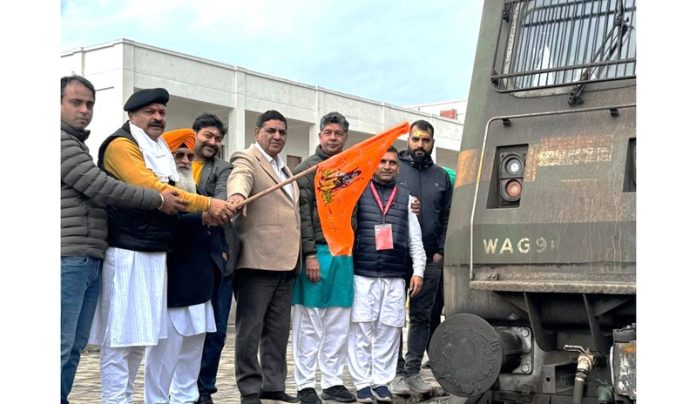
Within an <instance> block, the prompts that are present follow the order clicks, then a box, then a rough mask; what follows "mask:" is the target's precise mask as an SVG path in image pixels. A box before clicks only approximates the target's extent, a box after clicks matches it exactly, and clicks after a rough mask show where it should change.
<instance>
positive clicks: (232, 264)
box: [196, 158, 242, 276]
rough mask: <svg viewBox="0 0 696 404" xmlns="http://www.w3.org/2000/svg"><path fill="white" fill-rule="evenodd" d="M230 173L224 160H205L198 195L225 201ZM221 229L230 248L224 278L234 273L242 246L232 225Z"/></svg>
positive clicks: (228, 224) (229, 166) (228, 164)
mask: <svg viewBox="0 0 696 404" xmlns="http://www.w3.org/2000/svg"><path fill="white" fill-rule="evenodd" d="M231 171H232V165H231V164H230V163H228V162H226V161H225V160H222V159H219V158H212V159H210V160H206V162H205V164H204V165H203V170H202V171H201V176H200V178H199V179H198V185H197V186H196V188H197V190H198V193H199V194H201V195H205V196H212V197H213V198H218V199H222V200H226V199H227V177H229V176H230V172H231ZM222 228H223V229H224V230H225V239H226V240H227V244H228V245H229V247H230V248H229V251H228V257H227V266H226V267H225V271H224V273H223V275H224V276H227V275H230V274H232V273H233V272H234V269H235V268H236V266H237V260H238V258H239V253H240V251H241V248H242V246H241V244H240V242H239V234H238V233H237V229H236V228H235V227H234V224H232V223H225V225H223V226H222Z"/></svg>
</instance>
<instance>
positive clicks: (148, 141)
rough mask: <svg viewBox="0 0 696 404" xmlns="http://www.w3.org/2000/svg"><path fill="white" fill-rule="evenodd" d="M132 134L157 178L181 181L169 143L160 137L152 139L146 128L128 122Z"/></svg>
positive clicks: (167, 180) (146, 162)
mask: <svg viewBox="0 0 696 404" xmlns="http://www.w3.org/2000/svg"><path fill="white" fill-rule="evenodd" d="M128 125H129V126H130V132H131V135H133V137H134V138H135V140H136V141H137V142H138V147H140V151H141V152H142V153H143V160H145V167H147V168H149V169H150V170H152V171H153V172H154V173H155V175H156V176H157V178H159V180H160V181H162V182H164V183H168V182H169V180H172V181H174V182H179V174H178V173H177V172H176V163H175V162H174V157H172V151H171V150H169V146H167V143H166V142H165V141H164V140H162V138H161V137H158V138H157V140H156V141H155V140H152V138H151V137H150V136H148V135H147V134H146V133H145V131H144V130H142V129H140V128H139V127H137V126H135V125H133V124H132V123H130V122H128Z"/></svg>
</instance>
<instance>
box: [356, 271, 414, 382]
mask: <svg viewBox="0 0 696 404" xmlns="http://www.w3.org/2000/svg"><path fill="white" fill-rule="evenodd" d="M353 282H354V290H355V297H354V300H353V309H352V311H351V321H350V331H349V334H348V370H349V371H350V375H351V377H352V378H353V382H354V383H355V387H356V388H357V389H358V390H360V389H362V388H364V387H368V386H372V387H376V386H383V385H387V384H389V382H391V381H392V380H393V379H394V377H395V376H396V362H397V359H398V352H399V336H400V333H401V328H402V327H403V326H404V323H405V320H406V309H405V307H404V302H405V286H406V285H405V281H404V279H402V278H368V277H364V276H360V275H355V277H354V280H353Z"/></svg>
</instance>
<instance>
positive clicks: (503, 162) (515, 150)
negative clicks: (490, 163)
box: [498, 146, 526, 207]
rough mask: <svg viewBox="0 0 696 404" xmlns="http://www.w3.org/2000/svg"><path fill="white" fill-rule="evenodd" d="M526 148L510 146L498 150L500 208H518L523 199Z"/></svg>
mask: <svg viewBox="0 0 696 404" xmlns="http://www.w3.org/2000/svg"><path fill="white" fill-rule="evenodd" d="M525 151H526V148H522V147H520V146H510V147H504V148H499V149H498V195H499V199H498V200H499V205H498V206H499V207H517V206H519V204H520V199H521V198H522V191H523V189H524V187H523V185H522V184H523V182H524V181H523V179H524V158H525V154H526V153H525Z"/></svg>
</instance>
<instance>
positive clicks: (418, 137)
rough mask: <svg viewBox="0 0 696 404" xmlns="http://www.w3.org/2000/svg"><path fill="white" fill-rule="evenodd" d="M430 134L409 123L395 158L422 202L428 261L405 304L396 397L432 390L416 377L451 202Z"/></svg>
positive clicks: (402, 183) (422, 125)
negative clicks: (403, 146) (402, 146)
mask: <svg viewBox="0 0 696 404" xmlns="http://www.w3.org/2000/svg"><path fill="white" fill-rule="evenodd" d="M434 134H435V129H434V128H433V126H432V125H431V124H430V123H429V122H427V121H423V120H420V121H416V122H414V123H412V124H411V130H410V132H409V135H408V150H406V151H402V152H401V153H399V159H400V160H401V169H400V170H399V175H398V176H397V179H396V182H397V184H398V185H399V187H402V188H404V189H407V190H408V191H409V193H410V194H411V195H413V196H414V197H415V198H417V199H418V200H419V201H420V203H421V208H420V213H419V215H418V216H419V217H418V219H419V222H420V226H421V230H422V233H423V247H424V248H425V254H426V256H427V263H426V266H425V274H424V277H423V291H422V292H421V293H420V294H419V295H418V296H416V297H413V298H411V302H410V304H409V317H408V319H409V326H408V352H407V353H406V361H405V363H404V362H403V360H402V359H401V358H399V359H400V360H399V366H398V369H397V377H396V378H395V379H394V381H393V382H392V386H391V387H392V392H394V393H395V394H399V395H407V394H410V392H411V391H414V392H417V393H421V394H425V393H429V392H430V391H431V390H432V387H431V386H430V385H428V384H427V383H425V382H424V381H423V379H422V378H421V377H420V368H421V361H422V360H423V353H424V352H425V349H426V348H427V344H428V340H429V338H430V314H431V311H432V308H433V303H434V302H435V295H436V293H438V286H439V284H440V282H441V279H442V264H443V260H444V251H445V236H446V235H447V222H448V219H449V211H450V203H451V200H452V184H451V183H450V180H449V175H448V174H447V172H446V171H445V170H444V169H443V168H442V167H440V166H438V165H436V164H435V163H433V160H432V158H431V157H430V155H431V153H432V151H433V147H434V145H435V140H434V139H433V136H434Z"/></svg>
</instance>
